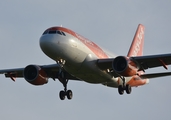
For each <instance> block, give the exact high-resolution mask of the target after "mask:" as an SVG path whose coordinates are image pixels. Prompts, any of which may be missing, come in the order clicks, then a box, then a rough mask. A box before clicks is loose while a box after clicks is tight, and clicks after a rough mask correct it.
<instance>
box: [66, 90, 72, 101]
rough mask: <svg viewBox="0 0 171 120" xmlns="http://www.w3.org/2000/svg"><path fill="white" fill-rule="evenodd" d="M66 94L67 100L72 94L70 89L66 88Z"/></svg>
mask: <svg viewBox="0 0 171 120" xmlns="http://www.w3.org/2000/svg"><path fill="white" fill-rule="evenodd" d="M66 95H67V98H68V99H69V100H71V99H72V97H73V94H72V91H71V90H68V91H67V93H66Z"/></svg>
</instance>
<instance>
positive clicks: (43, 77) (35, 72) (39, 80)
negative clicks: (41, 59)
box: [23, 65, 48, 85]
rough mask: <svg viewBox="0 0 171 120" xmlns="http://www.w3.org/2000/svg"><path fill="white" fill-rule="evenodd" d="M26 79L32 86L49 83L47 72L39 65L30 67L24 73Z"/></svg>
mask: <svg viewBox="0 0 171 120" xmlns="http://www.w3.org/2000/svg"><path fill="white" fill-rule="evenodd" d="M23 75H24V78H25V80H26V81H27V82H29V83H30V84H32V85H43V84H46V83H47V82H48V77H47V74H46V72H45V71H44V70H43V69H41V67H39V66H37V65H28V66H27V67H25V69H24V72H23Z"/></svg>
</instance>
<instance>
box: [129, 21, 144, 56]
mask: <svg viewBox="0 0 171 120" xmlns="http://www.w3.org/2000/svg"><path fill="white" fill-rule="evenodd" d="M144 29H145V27H144V26H143V25H142V24H139V25H138V28H137V31H136V33H135V36H134V39H133V41H132V44H131V47H130V49H129V52H128V55H127V56H128V57H131V56H142V55H143V46H144Z"/></svg>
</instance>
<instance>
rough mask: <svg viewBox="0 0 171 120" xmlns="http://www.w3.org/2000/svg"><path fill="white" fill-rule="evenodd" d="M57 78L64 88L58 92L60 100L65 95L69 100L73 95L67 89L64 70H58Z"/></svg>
mask: <svg viewBox="0 0 171 120" xmlns="http://www.w3.org/2000/svg"><path fill="white" fill-rule="evenodd" d="M58 79H59V81H60V82H61V83H62V84H63V86H64V90H61V91H60V92H59V98H60V99H61V100H64V99H65V97H67V98H68V99H69V100H71V99H72V97H73V93H72V91H71V90H67V83H68V79H66V78H65V75H64V72H60V74H59V76H58Z"/></svg>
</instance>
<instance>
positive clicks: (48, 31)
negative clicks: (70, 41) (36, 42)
mask: <svg viewBox="0 0 171 120" xmlns="http://www.w3.org/2000/svg"><path fill="white" fill-rule="evenodd" d="M45 34H59V35H63V36H66V34H65V33H64V32H63V31H59V30H46V31H45V32H44V33H43V34H42V35H45Z"/></svg>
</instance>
